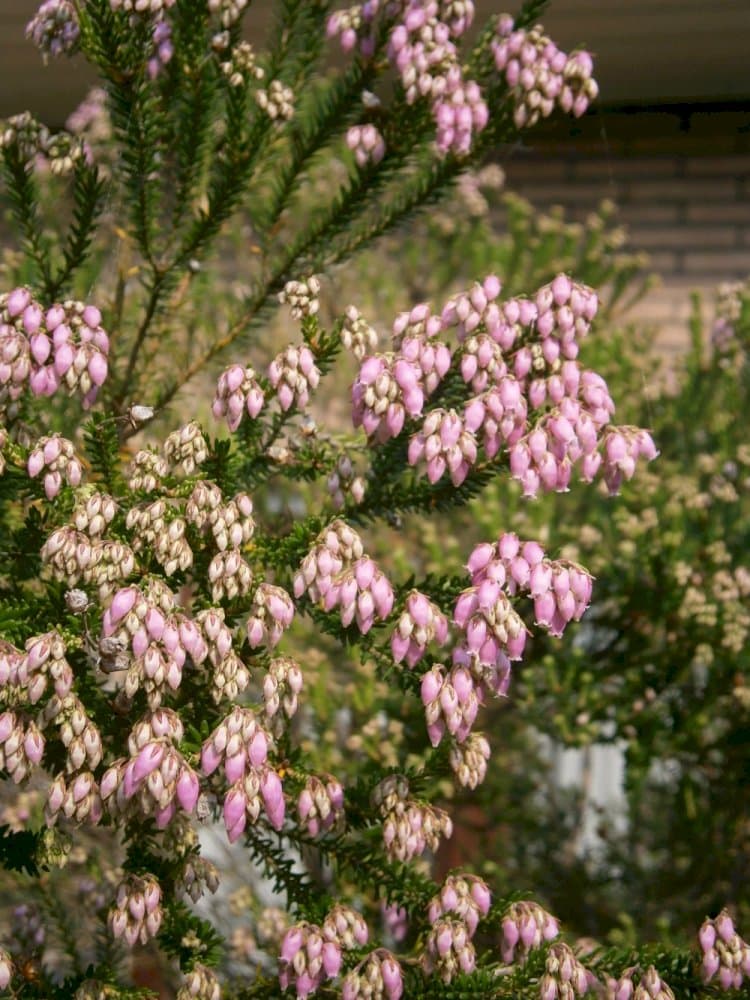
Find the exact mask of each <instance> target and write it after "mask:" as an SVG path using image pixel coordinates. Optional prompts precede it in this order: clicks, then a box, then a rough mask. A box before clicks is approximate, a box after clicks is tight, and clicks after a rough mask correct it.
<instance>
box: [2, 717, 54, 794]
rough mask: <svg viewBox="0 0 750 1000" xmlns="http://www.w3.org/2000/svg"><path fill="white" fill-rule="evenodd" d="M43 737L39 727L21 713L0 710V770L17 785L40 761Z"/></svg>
mask: <svg viewBox="0 0 750 1000" xmlns="http://www.w3.org/2000/svg"><path fill="white" fill-rule="evenodd" d="M43 754H44V737H43V736H42V734H41V732H40V731H39V727H38V726H37V725H36V723H35V722H33V721H32V720H31V719H26V718H25V717H24V716H23V715H22V714H21V713H17V712H13V711H10V710H7V711H5V712H0V770H4V771H6V772H7V774H8V777H9V778H10V779H11V781H12V782H13V783H14V784H16V785H18V784H20V782H22V781H23V780H24V778H26V777H27V776H28V775H29V773H30V772H31V770H32V769H33V768H34V767H35V766H37V765H38V764H40V763H41V760H42V756H43Z"/></svg>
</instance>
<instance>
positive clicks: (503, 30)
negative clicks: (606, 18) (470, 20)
mask: <svg viewBox="0 0 750 1000" xmlns="http://www.w3.org/2000/svg"><path fill="white" fill-rule="evenodd" d="M492 52H493V55H494V58H495V66H496V68H497V69H498V71H499V72H501V73H504V74H505V79H506V81H507V83H508V86H509V87H510V89H511V93H512V96H513V99H514V101H515V109H514V112H513V119H514V121H515V123H516V126H517V127H518V128H525V127H527V126H531V125H534V124H535V123H536V122H537V121H538V120H539V118H547V117H548V116H549V115H550V114H552V111H553V109H554V107H555V105H556V104H557V106H558V107H560V108H561V109H562V110H563V111H565V112H572V113H573V114H574V115H575V116H576V117H577V118H580V116H581V115H582V114H583V113H584V112H585V111H586V109H587V108H588V106H589V104H590V103H591V102H592V101H593V100H595V99H596V96H597V94H598V92H599V88H598V87H597V84H596V81H595V80H594V78H593V77H592V75H591V74H592V71H593V68H594V64H593V61H592V59H591V56H590V54H589V53H588V52H585V51H583V50H578V51H576V52H572V53H571V54H570V55H568V54H567V53H566V52H563V51H562V50H560V49H558V47H557V46H556V45H555V43H554V42H553V41H552V40H551V39H550V38H548V37H547V36H546V35H545V34H544V29H543V28H542V26H541V25H539V24H538V25H536V26H535V27H533V28H532V29H531V30H529V31H526V30H524V29H522V28H519V29H515V26H514V23H513V18H512V17H510V16H509V15H508V14H503V15H502V16H501V17H500V18H499V20H498V25H497V33H496V35H495V38H494V40H493V42H492Z"/></svg>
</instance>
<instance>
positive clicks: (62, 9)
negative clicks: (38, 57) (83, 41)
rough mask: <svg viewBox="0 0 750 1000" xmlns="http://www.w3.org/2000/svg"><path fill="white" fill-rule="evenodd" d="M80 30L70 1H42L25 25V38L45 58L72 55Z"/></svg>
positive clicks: (76, 46)
mask: <svg viewBox="0 0 750 1000" xmlns="http://www.w3.org/2000/svg"><path fill="white" fill-rule="evenodd" d="M80 34H81V28H80V25H79V24H78V18H77V17H76V12H75V7H74V6H73V4H72V3H71V2H70V0H44V2H43V3H42V4H41V6H40V7H39V10H37V12H36V14H35V15H34V16H33V17H32V19H31V20H30V21H29V23H28V24H27V25H26V37H27V38H30V39H31V40H32V42H33V43H34V45H36V46H37V48H38V49H40V50H41V52H42V53H43V55H44V58H45V59H46V58H47V56H52V57H53V58H54V57H55V56H59V55H63V54H65V55H72V54H73V53H74V52H75V51H76V49H77V48H78V38H79V36H80Z"/></svg>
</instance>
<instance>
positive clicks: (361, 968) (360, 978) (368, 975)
mask: <svg viewBox="0 0 750 1000" xmlns="http://www.w3.org/2000/svg"><path fill="white" fill-rule="evenodd" d="M403 992H404V983H403V974H402V972H401V966H400V965H399V964H398V962H397V961H396V959H395V958H394V956H393V955H392V954H391V953H390V952H389V951H386V949H385V948H378V949H377V950H376V951H371V952H370V953H369V955H366V956H365V957H364V958H363V959H362V961H361V962H360V963H359V964H358V965H356V966H355V967H354V968H353V969H352V970H351V971H350V972H347V974H346V975H345V976H344V979H343V981H342V983H341V1000H360V998H361V997H368V998H370V1000H399V998H400V997H401V995H402V994H403Z"/></svg>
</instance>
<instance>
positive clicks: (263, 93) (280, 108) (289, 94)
mask: <svg viewBox="0 0 750 1000" xmlns="http://www.w3.org/2000/svg"><path fill="white" fill-rule="evenodd" d="M255 100H256V101H257V103H258V107H259V108H261V110H262V111H265V113H266V114H267V115H268V117H269V118H270V119H271V121H274V122H275V121H289V119H290V118H293V117H294V91H293V90H292V89H291V87H287V86H286V85H285V84H283V83H282V82H281V80H271V82H270V84H269V85H268V90H256V92H255Z"/></svg>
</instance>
